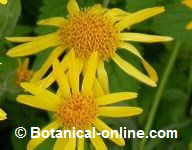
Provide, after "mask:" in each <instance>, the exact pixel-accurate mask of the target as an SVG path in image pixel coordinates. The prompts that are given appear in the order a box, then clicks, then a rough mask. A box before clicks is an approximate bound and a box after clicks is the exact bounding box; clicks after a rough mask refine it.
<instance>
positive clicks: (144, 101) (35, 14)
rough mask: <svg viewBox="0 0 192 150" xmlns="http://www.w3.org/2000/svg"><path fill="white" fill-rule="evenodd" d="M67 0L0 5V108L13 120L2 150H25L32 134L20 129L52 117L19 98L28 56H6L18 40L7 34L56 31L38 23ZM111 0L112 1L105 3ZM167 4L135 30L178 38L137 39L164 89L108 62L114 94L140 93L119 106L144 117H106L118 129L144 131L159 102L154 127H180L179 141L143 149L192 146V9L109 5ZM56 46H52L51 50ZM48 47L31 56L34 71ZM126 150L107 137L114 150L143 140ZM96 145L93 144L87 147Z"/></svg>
mask: <svg viewBox="0 0 192 150" xmlns="http://www.w3.org/2000/svg"><path fill="white" fill-rule="evenodd" d="M67 2H68V0H54V1H53V0H33V1H31V0H21V1H20V0H9V3H8V5H7V6H2V5H1V6H0V62H2V65H0V107H1V108H3V109H4V110H5V111H6V112H7V114H8V119H7V120H5V121H1V122H0V147H1V150H25V149H26V144H27V141H28V140H29V138H28V137H26V138H24V139H17V138H16V137H15V135H14V130H15V128H16V127H19V126H23V127H25V128H28V129H29V127H31V126H40V127H42V126H44V125H46V124H47V123H48V122H49V115H48V114H47V113H46V112H44V111H41V110H37V109H34V108H31V107H28V106H24V105H22V104H18V103H17V102H16V100H15V99H16V96H17V95H18V94H19V93H22V92H23V91H22V89H21V88H20V87H19V86H18V84H17V82H16V81H17V69H18V67H19V62H20V61H21V60H23V59H18V58H9V57H7V56H6V55H5V54H6V52H7V50H8V49H9V48H11V47H13V46H14V45H15V44H13V43H10V42H7V41H6V40H5V39H4V37H6V36H36V35H41V34H45V33H49V32H52V31H54V30H55V28H50V27H39V26H37V25H36V22H37V21H38V20H40V19H43V18H48V17H54V16H66V14H67V10H66V4H67ZM78 2H79V4H80V6H82V7H88V6H92V5H94V4H96V3H100V4H102V3H103V0H79V1H78ZM105 2H107V1H105ZM154 6H165V7H166V12H165V13H163V14H161V15H158V16H156V17H153V18H152V19H149V20H147V21H145V22H143V23H140V24H138V25H135V26H133V27H132V28H131V31H132V32H141V33H150V34H158V35H166V36H172V37H174V39H175V40H174V41H173V42H169V43H157V44H143V43H134V44H135V46H136V47H137V48H138V49H139V50H140V52H141V53H142V54H143V56H144V57H145V58H146V60H148V61H149V62H150V64H152V65H153V66H154V68H155V69H156V71H157V72H158V74H159V78H160V82H159V87H157V88H151V87H148V86H146V85H144V84H142V83H139V82H137V81H136V80H134V79H133V78H131V77H129V76H127V75H126V74H125V73H124V72H123V71H122V70H121V69H119V67H117V66H116V65H115V64H114V63H113V62H108V63H106V67H107V71H108V75H109V78H110V88H111V92H117V91H135V92H138V93H139V97H138V98H137V99H136V100H133V101H129V102H125V103H122V104H120V105H127V104H129V105H133V106H140V107H142V108H143V109H144V112H143V114H142V115H140V116H138V117H134V118H131V119H126V118H125V119H115V120H114V119H107V123H108V124H109V125H110V126H111V127H112V128H114V129H118V128H119V127H120V126H126V127H127V128H129V129H145V128H146V124H147V122H148V121H149V119H151V110H153V109H154V102H158V101H159V103H158V104H157V103H156V104H157V105H156V106H158V107H157V112H156V114H155V116H154V122H153V124H152V129H156V130H159V129H177V130H178V136H179V137H178V139H148V141H147V142H146V144H145V147H144V150H192V30H191V31H190V30H186V29H185V27H186V25H187V24H188V23H189V22H190V21H192V9H190V8H188V7H186V6H184V5H183V4H182V3H181V1H180V0H111V1H109V4H108V7H109V8H121V9H123V10H125V11H128V12H134V11H137V10H140V9H144V8H148V7H154ZM50 50H51V49H50ZM50 50H49V51H45V52H42V53H40V54H38V55H36V56H31V57H30V64H29V68H30V70H37V69H38V68H39V67H40V66H41V65H42V63H43V62H44V60H45V59H46V58H47V56H48V54H49V52H50ZM119 53H120V55H121V56H122V57H123V58H125V59H127V60H129V61H130V62H131V63H133V64H134V65H135V66H137V67H138V68H140V69H142V66H141V64H140V61H139V59H138V58H136V57H134V56H133V55H131V54H130V55H129V54H127V53H123V51H121V50H119ZM126 142H127V144H126V146H125V147H123V148H121V147H118V146H116V145H115V144H113V143H111V142H109V141H107V140H106V143H107V145H108V147H109V150H139V145H140V143H141V142H143V141H142V140H141V139H128V140H127V141H126ZM53 144H54V140H51V139H50V140H47V141H46V142H44V143H43V144H41V145H40V146H39V147H38V148H37V150H51V149H52V146H53ZM92 149H93V148H92V147H91V146H90V145H89V144H88V145H87V146H86V150H92Z"/></svg>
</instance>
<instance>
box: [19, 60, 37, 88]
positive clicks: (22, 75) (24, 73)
mask: <svg viewBox="0 0 192 150" xmlns="http://www.w3.org/2000/svg"><path fill="white" fill-rule="evenodd" d="M32 74H33V72H32V71H30V70H29V59H28V58H26V59H25V60H24V62H23V63H21V62H19V67H18V68H17V70H16V83H17V84H18V85H19V84H20V83H21V82H25V81H29V80H30V79H31V78H32Z"/></svg>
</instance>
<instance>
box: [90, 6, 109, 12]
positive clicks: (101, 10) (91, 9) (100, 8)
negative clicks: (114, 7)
mask: <svg viewBox="0 0 192 150" xmlns="http://www.w3.org/2000/svg"><path fill="white" fill-rule="evenodd" d="M106 10H107V9H106V8H104V7H103V6H102V5H101V4H96V5H94V6H93V7H91V8H89V11H91V12H92V13H95V14H103V13H104V12H105V11H106Z"/></svg>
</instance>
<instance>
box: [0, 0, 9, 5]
mask: <svg viewBox="0 0 192 150" xmlns="http://www.w3.org/2000/svg"><path fill="white" fill-rule="evenodd" d="M7 3H8V0H0V4H2V5H6V4H7Z"/></svg>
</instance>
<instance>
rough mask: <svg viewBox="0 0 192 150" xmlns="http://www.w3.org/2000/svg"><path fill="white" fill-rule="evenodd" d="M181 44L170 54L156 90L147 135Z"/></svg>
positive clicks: (143, 140) (142, 145)
mask: <svg viewBox="0 0 192 150" xmlns="http://www.w3.org/2000/svg"><path fill="white" fill-rule="evenodd" d="M180 46H181V43H176V45H175V48H174V50H173V52H172V54H171V56H170V59H169V62H168V65H167V67H166V69H165V72H164V74H163V76H162V79H161V82H160V85H159V87H158V89H157V92H156V95H155V98H154V103H153V105H152V107H151V108H152V109H151V112H150V114H149V119H148V121H147V124H146V127H145V134H146V135H147V134H148V133H149V130H150V129H151V127H152V124H153V120H154V117H155V114H156V112H157V108H158V105H159V102H160V100H161V97H162V94H163V92H164V89H165V86H166V83H167V81H168V78H169V75H170V73H171V71H172V68H173V66H174V63H175V60H176V58H177V55H178V52H179V49H180ZM146 142H147V138H143V139H142V141H141V143H140V150H143V149H144V146H145V144H146Z"/></svg>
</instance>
